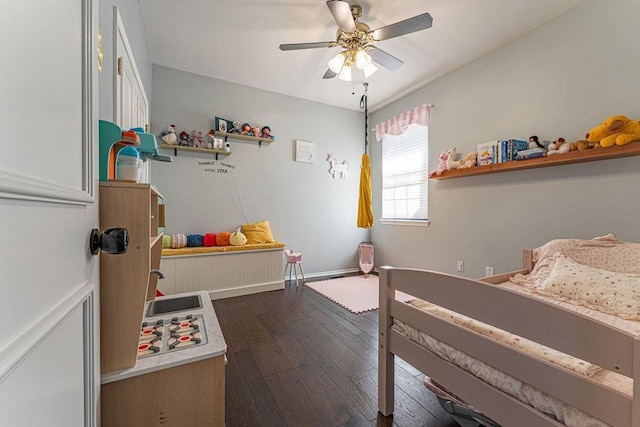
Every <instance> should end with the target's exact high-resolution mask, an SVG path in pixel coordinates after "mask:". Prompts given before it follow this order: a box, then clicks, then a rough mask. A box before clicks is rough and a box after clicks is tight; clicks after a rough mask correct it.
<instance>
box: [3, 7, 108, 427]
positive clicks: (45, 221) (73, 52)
mask: <svg viewBox="0 0 640 427" xmlns="http://www.w3.org/2000/svg"><path fill="white" fill-rule="evenodd" d="M2 6H3V7H2V13H1V14H0V55H1V57H2V58H3V59H4V61H5V63H4V66H3V67H1V69H0V77H1V78H0V94H1V95H0V116H1V117H2V123H3V127H4V128H5V129H6V130H8V129H13V130H14V131H15V132H14V133H16V134H17V133H20V137H19V138H4V139H3V141H2V143H0V144H1V145H2V155H0V236H2V244H1V245H0V292H1V293H0V295H1V297H0V324H3V325H10V327H6V328H5V329H4V331H3V333H2V334H0V425H1V426H12V427H21V426H35V425H42V426H45V425H46V426H94V425H97V417H96V412H97V400H98V396H99V383H100V382H99V359H98V344H97V343H98V342H99V341H97V339H98V333H99V324H98V322H99V320H98V317H97V316H96V315H97V312H98V310H97V308H96V307H97V306H98V303H99V301H98V296H97V295H98V294H99V293H98V292H97V281H98V273H99V271H98V269H99V262H98V258H97V257H94V256H91V254H90V253H89V250H88V241H89V235H90V231H91V229H92V228H95V227H97V226H98V209H97V206H96V205H97V198H96V193H95V192H96V182H97V169H98V168H97V162H96V161H97V152H98V150H97V147H96V146H97V126H96V124H97V119H96V117H97V116H96V108H97V103H96V101H97V99H96V85H95V82H96V80H97V79H96V75H95V74H96V73H97V71H96V70H97V58H96V56H97V51H96V49H97V37H96V32H97V24H96V22H97V2H96V1H95V0H57V1H55V2H53V1H50V0H29V1H6V2H3V5H2ZM15 396H19V397H20V399H21V400H20V399H15ZM21 402H22V403H21ZM26 402H29V403H30V404H29V405H26Z"/></svg>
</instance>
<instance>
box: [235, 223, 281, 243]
mask: <svg viewBox="0 0 640 427" xmlns="http://www.w3.org/2000/svg"><path fill="white" fill-rule="evenodd" d="M241 228H242V234H244V235H245V236H247V245H255V244H256V243H274V242H275V240H274V239H273V234H271V227H269V221H260V222H254V223H251V224H244V225H243V226H242V227H241Z"/></svg>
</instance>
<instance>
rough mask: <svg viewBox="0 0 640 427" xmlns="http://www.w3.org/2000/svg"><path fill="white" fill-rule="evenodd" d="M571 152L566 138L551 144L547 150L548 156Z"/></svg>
mask: <svg viewBox="0 0 640 427" xmlns="http://www.w3.org/2000/svg"><path fill="white" fill-rule="evenodd" d="M569 151H570V146H569V143H568V142H567V141H565V139H564V138H558V139H556V140H555V141H553V142H552V143H551V144H549V147H548V150H547V156H551V155H552V154H564V153H568V152H569Z"/></svg>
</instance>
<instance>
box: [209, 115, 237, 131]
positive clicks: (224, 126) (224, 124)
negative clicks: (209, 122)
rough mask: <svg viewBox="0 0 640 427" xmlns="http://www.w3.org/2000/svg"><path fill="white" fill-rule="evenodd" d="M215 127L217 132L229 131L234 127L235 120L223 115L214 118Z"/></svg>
mask: <svg viewBox="0 0 640 427" xmlns="http://www.w3.org/2000/svg"><path fill="white" fill-rule="evenodd" d="M213 128H214V129H215V131H216V132H225V133H226V132H229V131H230V130H231V129H233V122H232V121H231V120H227V119H223V118H222V117H216V118H214V122H213Z"/></svg>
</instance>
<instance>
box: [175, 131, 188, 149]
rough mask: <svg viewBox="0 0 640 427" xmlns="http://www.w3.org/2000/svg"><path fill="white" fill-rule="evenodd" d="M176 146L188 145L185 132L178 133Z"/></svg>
mask: <svg viewBox="0 0 640 427" xmlns="http://www.w3.org/2000/svg"><path fill="white" fill-rule="evenodd" d="M178 145H186V146H188V145H189V134H188V133H187V132H185V131H182V132H180V142H179V143H178Z"/></svg>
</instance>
